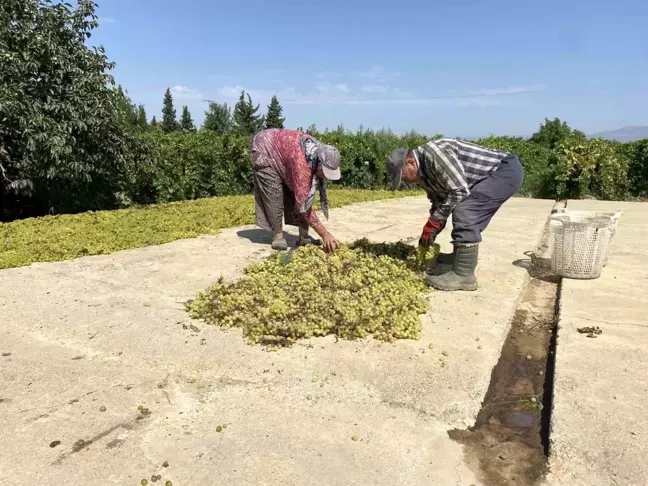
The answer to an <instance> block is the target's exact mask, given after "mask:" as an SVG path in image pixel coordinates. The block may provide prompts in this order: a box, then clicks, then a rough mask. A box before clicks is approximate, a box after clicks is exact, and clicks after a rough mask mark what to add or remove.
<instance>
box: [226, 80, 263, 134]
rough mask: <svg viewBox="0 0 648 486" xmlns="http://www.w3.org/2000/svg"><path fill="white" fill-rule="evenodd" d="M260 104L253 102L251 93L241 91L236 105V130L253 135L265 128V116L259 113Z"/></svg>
mask: <svg viewBox="0 0 648 486" xmlns="http://www.w3.org/2000/svg"><path fill="white" fill-rule="evenodd" d="M258 111H259V105H256V106H254V105H253V104H252V98H251V97H250V95H249V93H248V94H247V99H246V93H245V91H241V96H240V97H239V100H238V102H237V103H236V106H235V107H234V124H235V127H236V130H237V131H239V132H240V133H244V134H246V135H253V134H255V133H256V132H258V131H259V130H261V129H262V128H263V124H264V121H265V120H264V117H263V116H262V115H258V114H257V112H258Z"/></svg>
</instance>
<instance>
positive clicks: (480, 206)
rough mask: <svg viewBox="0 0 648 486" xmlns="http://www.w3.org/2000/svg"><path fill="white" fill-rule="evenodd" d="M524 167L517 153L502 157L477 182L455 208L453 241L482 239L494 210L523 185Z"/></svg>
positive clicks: (467, 241)
mask: <svg viewBox="0 0 648 486" xmlns="http://www.w3.org/2000/svg"><path fill="white" fill-rule="evenodd" d="M523 179H524V169H523V168H522V164H521V163H520V160H519V159H518V158H517V156H515V155H509V156H508V157H506V158H505V159H504V160H502V162H501V164H500V166H499V167H498V168H497V169H496V170H495V172H493V173H492V174H491V175H490V176H489V177H487V178H486V179H484V180H483V181H480V182H478V183H477V184H475V185H474V186H473V187H472V189H471V190H470V195H469V196H468V197H467V198H466V199H464V200H463V201H461V203H459V204H458V205H457V207H455V209H454V211H453V212H452V226H453V228H452V243H453V244H467V243H481V241H482V237H481V233H482V231H484V230H485V229H486V227H487V226H488V224H489V223H490V221H491V219H493V216H495V213H496V212H497V211H498V210H499V208H501V207H502V204H504V203H505V202H506V201H508V200H509V199H510V198H511V196H513V195H514V194H515V193H516V192H517V191H518V189H520V187H521V186H522V181H523Z"/></svg>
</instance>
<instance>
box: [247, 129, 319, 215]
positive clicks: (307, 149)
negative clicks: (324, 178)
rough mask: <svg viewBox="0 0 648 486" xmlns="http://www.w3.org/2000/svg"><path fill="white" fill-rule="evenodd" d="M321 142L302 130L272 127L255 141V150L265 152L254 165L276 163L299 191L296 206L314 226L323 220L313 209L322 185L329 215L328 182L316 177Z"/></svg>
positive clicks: (261, 165) (280, 172)
mask: <svg viewBox="0 0 648 486" xmlns="http://www.w3.org/2000/svg"><path fill="white" fill-rule="evenodd" d="M320 143H321V142H319V141H318V140H316V139H315V138H313V137H312V136H310V135H308V134H307V133H304V132H301V131H298V130H288V129H281V130H280V129H269V130H263V131H261V132H259V133H258V134H257V135H256V136H255V137H254V141H253V144H252V150H256V151H258V152H259V154H260V155H261V156H260V157H258V158H256V160H255V161H253V162H252V163H253V165H254V167H255V168H257V169H261V168H264V167H272V168H273V169H274V170H276V171H277V172H278V173H279V175H281V178H282V179H283V181H284V183H285V184H286V186H288V188H289V189H290V190H291V191H293V193H294V194H295V203H296V204H295V209H296V210H298V211H299V212H300V213H302V214H303V216H304V218H305V219H306V221H308V223H309V225H311V226H312V225H314V224H317V223H318V222H319V218H318V217H317V214H316V213H315V210H314V209H313V203H314V201H315V190H316V188H317V187H319V189H320V199H321V203H322V210H323V212H324V215H325V216H326V217H327V218H328V207H327V206H328V204H327V200H326V192H325V185H324V183H323V182H322V183H320V182H319V180H318V178H317V177H315V170H316V164H317V160H316V157H315V149H316V148H317V146H318V145H319V144H320Z"/></svg>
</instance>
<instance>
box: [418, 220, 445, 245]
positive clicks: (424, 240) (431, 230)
mask: <svg viewBox="0 0 648 486" xmlns="http://www.w3.org/2000/svg"><path fill="white" fill-rule="evenodd" d="M441 229H442V226H441V222H439V221H437V220H435V219H432V217H431V216H430V217H429V218H428V220H427V223H425V226H423V233H422V234H421V239H420V240H419V245H424V246H430V245H433V244H434V241H435V240H436V237H437V235H438V234H439V233H440V232H441Z"/></svg>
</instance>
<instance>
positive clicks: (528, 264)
mask: <svg viewBox="0 0 648 486" xmlns="http://www.w3.org/2000/svg"><path fill="white" fill-rule="evenodd" d="M524 254H525V255H526V256H528V257H529V258H522V259H520V260H515V261H514V262H513V265H515V266H516V267H520V268H524V269H525V270H526V271H527V272H529V275H530V276H531V278H536V279H538V280H542V281H543V282H550V283H558V282H560V277H559V276H558V275H556V274H554V273H553V272H552V271H551V259H550V258H540V257H538V256H537V255H536V254H535V252H533V251H525V252H524Z"/></svg>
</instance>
